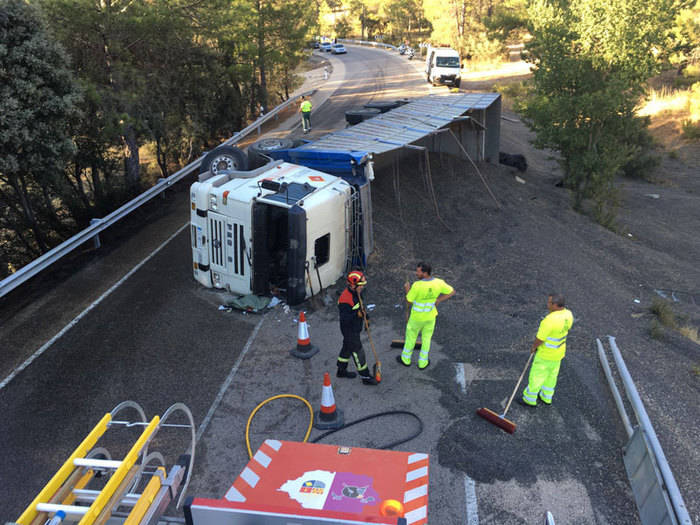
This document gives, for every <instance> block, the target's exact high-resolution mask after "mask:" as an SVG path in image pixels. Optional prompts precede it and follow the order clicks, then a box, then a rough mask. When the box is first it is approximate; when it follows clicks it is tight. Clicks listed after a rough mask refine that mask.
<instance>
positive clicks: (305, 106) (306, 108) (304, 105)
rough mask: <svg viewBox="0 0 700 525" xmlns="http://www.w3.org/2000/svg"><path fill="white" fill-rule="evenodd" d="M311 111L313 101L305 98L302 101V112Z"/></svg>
mask: <svg viewBox="0 0 700 525" xmlns="http://www.w3.org/2000/svg"><path fill="white" fill-rule="evenodd" d="M309 111H311V102H310V101H308V100H305V101H304V102H302V103H301V112H302V113H308V112H309Z"/></svg>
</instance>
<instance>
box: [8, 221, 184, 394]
mask: <svg viewBox="0 0 700 525" xmlns="http://www.w3.org/2000/svg"><path fill="white" fill-rule="evenodd" d="M189 225H190V223H189V221H188V222H187V223H185V224H183V225H182V226H181V227H180V228H179V229H178V230H177V231H176V232H175V233H173V234H172V235H171V236H170V237H168V238H167V239H166V240H165V241H164V242H163V243H162V244H161V245H160V246H158V248H156V249H155V250H153V251H152V252H151V254H150V255H149V256H148V257H146V258H145V259H144V260H142V261H141V262H140V263H138V264H137V265H136V266H134V267H133V268H132V269H131V270H130V271H129V273H127V274H126V275H125V276H124V277H122V278H121V279H119V280H118V281H117V282H116V283H114V284H113V285H112V287H111V288H110V289H109V290H107V291H106V292H105V293H103V294H102V295H100V297H98V298H97V300H95V301H94V302H93V303H92V304H91V305H90V306H88V307H87V308H86V309H85V310H83V311H82V312H80V313H79V314H78V315H77V316H76V317H75V319H73V320H72V321H71V322H70V323H68V324H67V325H66V326H64V327H63V329H62V330H61V331H60V332H58V333H57V334H56V335H54V336H53V337H52V338H51V339H49V340H48V341H47V342H46V343H44V344H43V345H42V346H41V348H39V349H38V350H37V351H36V352H34V353H33V354H32V355H31V356H30V357H29V359H27V360H26V361H25V362H24V363H22V364H21V365H19V366H18V367H17V368H15V369H14V370H13V371H12V372H11V373H10V375H8V376H7V377H6V378H5V379H3V380H2V383H0V390H2V389H3V388H5V387H6V386H7V385H8V383H9V382H10V381H12V380H13V379H14V378H15V376H16V375H17V374H19V373H20V372H21V371H22V370H24V369H25V368H27V367H28V366H29V365H30V364H31V363H32V361H34V360H35V359H36V358H37V357H39V356H40V355H41V354H43V353H44V352H46V350H48V349H49V348H50V347H51V345H52V344H54V343H55V342H56V341H58V340H59V339H60V338H61V337H63V334H65V333H66V332H67V331H68V330H70V329H71V328H73V327H74V326H75V325H76V324H78V322H79V321H80V320H81V319H82V318H83V317H85V316H86V315H87V314H88V312H90V310H92V309H93V308H95V306H97V305H98V304H100V303H101V302H102V301H103V300H104V299H105V298H106V297H107V296H108V295H109V294H111V293H112V292H113V291H114V290H116V289H117V288H119V286H120V285H121V284H122V283H123V282H124V281H126V280H127V279H128V278H129V277H131V276H132V275H133V274H134V273H136V271H137V270H138V269H139V268H141V267H142V266H143V265H144V264H146V263H147V262H148V261H150V260H151V259H152V258H153V256H154V255H155V254H157V253H158V252H159V251H160V250H162V249H163V248H164V247H165V245H167V244H168V243H169V242H170V241H171V240H173V239H174V238H175V237H177V236H178V235H179V234H180V232H182V230H184V229H185V228H187V227H188V226H189Z"/></svg>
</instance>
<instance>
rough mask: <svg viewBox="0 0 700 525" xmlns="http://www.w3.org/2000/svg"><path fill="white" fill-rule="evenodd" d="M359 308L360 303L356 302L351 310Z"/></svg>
mask: <svg viewBox="0 0 700 525" xmlns="http://www.w3.org/2000/svg"><path fill="white" fill-rule="evenodd" d="M359 308H360V303H357V304H356V305H355V306H353V307H352V309H353V310H359Z"/></svg>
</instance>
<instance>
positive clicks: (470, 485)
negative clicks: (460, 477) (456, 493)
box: [464, 474, 479, 525]
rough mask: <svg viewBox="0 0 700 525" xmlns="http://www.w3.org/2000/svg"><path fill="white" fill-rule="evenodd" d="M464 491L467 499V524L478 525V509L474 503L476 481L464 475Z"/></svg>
mask: <svg viewBox="0 0 700 525" xmlns="http://www.w3.org/2000/svg"><path fill="white" fill-rule="evenodd" d="M464 492H465V495H466V500H467V525H479V509H478V505H477V503H476V483H474V480H473V479H472V478H470V477H469V476H467V475H466V474H465V475H464Z"/></svg>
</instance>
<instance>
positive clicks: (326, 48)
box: [319, 42, 331, 52]
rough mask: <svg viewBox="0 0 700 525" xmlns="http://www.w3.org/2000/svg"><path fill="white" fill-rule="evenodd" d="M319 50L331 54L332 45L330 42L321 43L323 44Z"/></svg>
mask: <svg viewBox="0 0 700 525" xmlns="http://www.w3.org/2000/svg"><path fill="white" fill-rule="evenodd" d="M319 50H321V51H327V52H330V50H331V43H330V42H321V44H320V45H319Z"/></svg>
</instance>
